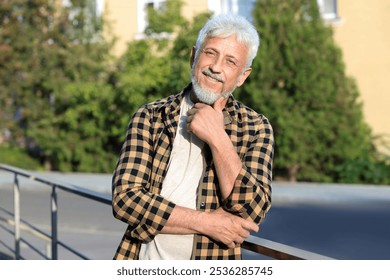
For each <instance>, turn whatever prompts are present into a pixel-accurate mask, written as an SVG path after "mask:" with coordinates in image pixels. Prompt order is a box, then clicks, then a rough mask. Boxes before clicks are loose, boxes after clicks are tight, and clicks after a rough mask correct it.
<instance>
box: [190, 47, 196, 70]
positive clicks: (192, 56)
mask: <svg viewBox="0 0 390 280" xmlns="http://www.w3.org/2000/svg"><path fill="white" fill-rule="evenodd" d="M195 53H196V48H195V46H193V47H192V49H191V54H190V65H191V67H192V64H193V63H194V60H195Z"/></svg>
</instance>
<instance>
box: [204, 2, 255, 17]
mask: <svg viewBox="0 0 390 280" xmlns="http://www.w3.org/2000/svg"><path fill="white" fill-rule="evenodd" d="M255 2H256V0H209V1H208V8H209V11H210V12H212V13H214V14H216V15H218V14H226V13H232V14H237V15H241V16H243V17H245V18H246V19H248V20H250V21H252V10H253V8H254V5H255Z"/></svg>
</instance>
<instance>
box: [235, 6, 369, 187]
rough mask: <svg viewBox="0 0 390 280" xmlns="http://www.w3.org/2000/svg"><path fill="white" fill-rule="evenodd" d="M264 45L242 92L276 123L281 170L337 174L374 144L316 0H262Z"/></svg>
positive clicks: (315, 176) (294, 174)
mask: <svg viewBox="0 0 390 280" xmlns="http://www.w3.org/2000/svg"><path fill="white" fill-rule="evenodd" d="M253 17H254V21H255V25H256V26H257V27H258V30H259V31H260V34H261V44H260V50H259V53H258V56H257V58H256V59H255V61H254V64H253V68H254V71H253V72H252V74H251V76H250V77H249V79H248V81H247V83H246V84H245V86H244V88H243V89H242V91H241V92H240V96H241V99H243V100H244V101H246V103H247V104H251V105H252V106H253V107H254V108H255V109H256V110H258V111H259V112H262V113H264V114H265V115H266V116H267V117H268V118H269V119H270V121H271V123H272V124H273V127H274V130H275V139H276V150H275V175H276V177H278V176H282V177H285V178H288V179H289V180H306V181H332V180H338V179H339V178H340V175H341V174H340V173H339V172H340V168H339V167H340V166H342V165H343V164H344V163H345V162H348V161H353V160H356V159H359V158H364V157H367V156H368V155H369V153H370V152H371V151H372V145H371V138H370V137H371V136H370V129H369V128H368V126H367V125H366V124H365V122H364V120H363V115H362V109H361V105H360V104H359V102H358V101H357V99H358V90H357V87H356V85H355V82H354V81H353V80H352V79H351V78H349V77H347V76H346V75H345V69H344V65H343V62H342V55H341V51H340V49H339V48H338V47H337V46H336V45H335V44H334V42H333V38H332V31H331V29H330V27H327V26H325V25H324V24H323V22H322V20H321V18H320V15H319V9H318V6H317V2H316V1H315V0H292V1H284V0H262V1H257V3H256V6H255V8H254V13H253Z"/></svg>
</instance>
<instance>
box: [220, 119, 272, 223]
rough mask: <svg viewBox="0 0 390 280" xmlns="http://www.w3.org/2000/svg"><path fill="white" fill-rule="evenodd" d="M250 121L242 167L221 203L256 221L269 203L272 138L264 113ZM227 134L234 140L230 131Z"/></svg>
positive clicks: (269, 205)
mask: <svg viewBox="0 0 390 280" xmlns="http://www.w3.org/2000/svg"><path fill="white" fill-rule="evenodd" d="M254 123H255V124H254V125H253V126H252V125H250V126H251V129H249V130H246V131H251V135H250V136H249V139H250V140H249V141H248V143H247V144H246V145H245V146H246V147H245V149H244V151H243V152H242V154H241V157H242V162H243V165H242V169H241V171H240V173H239V175H238V176H237V178H236V181H235V185H234V187H233V190H232V192H231V194H230V195H229V197H228V198H227V199H225V201H224V207H225V209H226V210H228V211H229V212H231V213H233V214H236V215H239V216H241V217H243V218H245V219H249V220H252V221H253V222H255V223H257V224H259V223H260V222H261V221H262V219H263V218H264V217H265V214H266V213H267V212H268V210H269V208H270V207H271V182H272V159H273V152H274V138H273V130H272V127H271V125H270V123H269V121H268V120H267V119H266V118H265V117H264V116H260V117H259V118H257V120H256V121H255V122H254ZM231 138H232V141H233V143H234V142H235V136H234V133H233V135H231ZM236 145H237V146H239V145H238V144H237V143H236ZM241 149H242V147H241ZM238 150H240V147H238Z"/></svg>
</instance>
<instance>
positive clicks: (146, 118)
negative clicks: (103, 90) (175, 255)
mask: <svg viewBox="0 0 390 280" xmlns="http://www.w3.org/2000/svg"><path fill="white" fill-rule="evenodd" d="M150 119H151V113H150V112H149V110H148V109H147V108H146V107H141V108H140V109H139V110H138V111H137V112H136V113H135V114H134V116H133V118H132V120H131V121H130V124H129V127H128V130H127V134H126V139H125V142H124V144H123V146H122V149H121V152H120V156H119V159H118V162H117V166H116V168H115V171H114V174H113V182H112V193H113V197H112V206H113V213H114V216H115V217H116V218H117V219H119V220H121V221H123V222H125V223H127V224H129V229H130V230H129V231H128V233H129V234H130V236H129V237H131V238H134V239H137V240H140V241H144V242H148V241H151V240H152V239H153V238H154V236H156V235H157V234H158V233H159V232H160V231H161V229H162V228H163V227H164V225H165V223H166V221H167V220H168V218H169V216H170V214H171V212H172V210H173V208H174V206H175V204H174V203H172V202H170V201H168V200H166V199H164V198H163V197H162V196H160V195H159V194H158V193H159V192H158V191H152V190H155V189H156V186H153V185H152V184H153V183H150V182H153V178H151V176H152V175H151V173H152V172H151V169H152V162H153V157H154V156H155V151H154V145H153V137H152V126H151V122H150Z"/></svg>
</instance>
